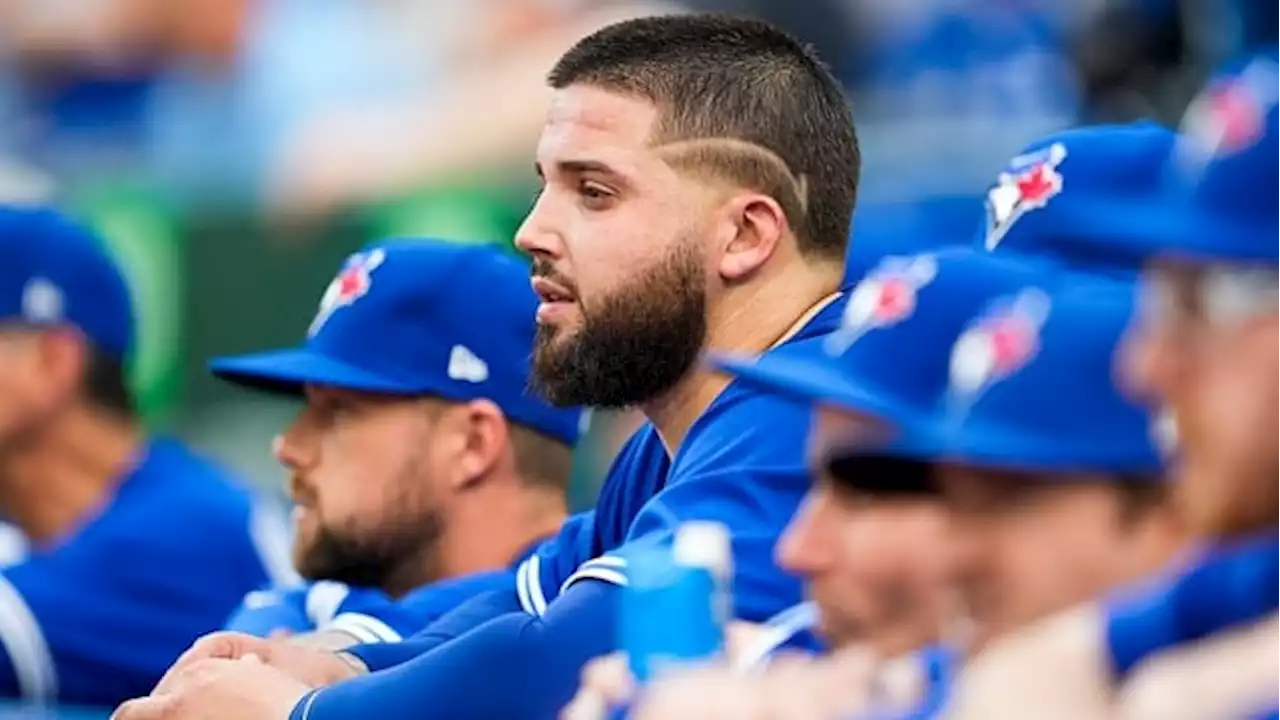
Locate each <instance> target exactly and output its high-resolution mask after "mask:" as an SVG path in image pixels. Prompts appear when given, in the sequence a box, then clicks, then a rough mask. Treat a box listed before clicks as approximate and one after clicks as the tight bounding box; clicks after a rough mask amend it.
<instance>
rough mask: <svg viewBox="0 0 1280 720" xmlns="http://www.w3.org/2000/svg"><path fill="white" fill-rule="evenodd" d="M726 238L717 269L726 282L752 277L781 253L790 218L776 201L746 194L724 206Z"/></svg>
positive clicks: (723, 233)
mask: <svg viewBox="0 0 1280 720" xmlns="http://www.w3.org/2000/svg"><path fill="white" fill-rule="evenodd" d="M720 223H721V227H722V228H723V232H722V234H721V237H722V238H723V240H722V243H721V246H720V248H718V250H719V253H720V261H719V263H718V264H717V268H716V270H717V271H718V272H719V273H720V277H721V278H722V279H723V280H724V281H725V282H726V283H734V282H737V281H739V280H742V279H744V278H746V277H749V276H750V275H751V274H752V273H754V272H756V271H757V270H759V269H760V267H761V266H763V265H764V264H765V263H766V262H768V260H769V258H770V257H772V256H773V254H774V253H775V252H777V251H778V247H779V245H780V244H781V243H782V240H783V237H784V236H785V235H786V234H787V228H788V224H787V216H786V213H784V212H783V210H782V206H781V205H779V204H778V201H777V200H774V199H773V198H771V197H769V196H768V195H763V194H760V193H743V194H740V195H737V196H734V197H733V198H731V199H730V200H729V201H728V202H727V203H725V205H724V209H723V215H722V216H721V220H720Z"/></svg>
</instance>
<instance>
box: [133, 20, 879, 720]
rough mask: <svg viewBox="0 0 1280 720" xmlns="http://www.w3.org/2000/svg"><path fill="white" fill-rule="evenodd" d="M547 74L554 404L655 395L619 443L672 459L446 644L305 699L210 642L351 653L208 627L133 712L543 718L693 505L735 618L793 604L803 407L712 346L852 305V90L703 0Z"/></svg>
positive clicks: (641, 400) (533, 224)
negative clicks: (652, 553) (725, 560)
mask: <svg viewBox="0 0 1280 720" xmlns="http://www.w3.org/2000/svg"><path fill="white" fill-rule="evenodd" d="M550 84H551V85H552V87H553V88H554V100H553V103H552V109H551V111H550V113H549V114H548V117H547V121H546V125H545V127H544V130H543V134H542V139H541V141H540V143H539V148H538V156H537V166H538V169H539V171H540V172H541V175H542V177H543V180H544V187H543V189H542V192H541V194H540V195H539V197H538V200H537V203H536V204H535V206H534V207H533V209H532V210H531V211H530V214H529V217H528V218H527V219H526V221H525V223H524V225H523V227H522V228H521V230H520V232H519V233H518V236H517V238H516V242H517V244H518V245H519V246H520V247H521V248H523V249H524V250H526V251H528V252H529V253H530V254H531V255H533V258H534V268H533V274H534V284H535V290H536V291H537V292H538V294H539V295H540V296H541V298H542V301H543V302H542V305H541V306H540V307H539V309H538V322H539V332H538V334H537V337H536V339H535V353H534V375H535V378H536V381H537V385H538V387H539V389H540V390H541V391H542V393H544V394H545V395H546V396H547V397H548V398H549V399H551V400H552V401H554V402H557V403H563V404H579V403H580V404H590V405H602V406H610V407H621V406H629V405H636V406H639V407H641V408H642V409H643V410H644V412H645V414H646V415H647V417H648V419H649V421H650V422H651V425H649V426H647V427H645V428H643V429H642V430H641V431H639V434H638V435H637V440H636V441H635V442H636V443H637V444H636V445H634V446H632V448H631V452H632V454H631V455H628V456H624V462H629V461H630V460H631V459H635V457H639V458H640V459H642V460H645V462H644V463H641V465H642V466H643V467H652V463H650V462H648V461H649V460H650V459H651V458H652V455H651V453H652V452H653V451H654V449H655V448H656V449H657V450H662V449H665V450H666V451H667V453H669V454H670V455H671V457H672V460H671V467H670V470H669V472H667V473H666V474H665V475H659V476H656V477H652V476H650V477H641V478H634V479H633V478H630V477H627V476H626V475H616V474H615V475H612V481H611V484H610V485H608V486H607V487H606V488H605V489H604V490H603V491H602V494H601V500H600V503H598V504H597V507H596V511H595V513H594V519H593V522H594V529H593V530H591V531H590V532H588V533H586V535H585V538H586V539H587V540H588V541H587V542H584V543H582V544H578V543H571V544H569V545H568V546H561V547H564V550H563V552H564V553H566V554H567V556H568V557H569V558H570V559H571V560H572V561H571V562H559V560H560V559H561V557H560V555H559V553H553V554H552V555H551V556H550V557H549V558H548V559H549V560H551V561H552V562H544V561H541V560H540V562H539V565H542V566H546V567H547V568H548V570H547V571H546V572H539V573H537V577H535V578H534V579H535V580H536V585H537V587H538V588H539V590H540V593H539V597H538V598H537V600H538V602H534V603H532V604H531V606H526V607H525V612H516V613H506V614H503V615H501V616H499V617H497V618H496V619H493V620H491V621H489V622H487V623H485V624H483V625H480V626H479V627H476V628H474V629H472V630H471V631H470V632H466V633H465V634H463V635H462V636H460V637H456V638H453V639H452V640H448V641H446V642H444V643H443V644H439V643H437V642H415V641H407V642H406V643H403V644H402V645H404V646H406V647H405V648H400V649H399V652H397V653H396V654H395V657H394V658H388V657H386V656H382V657H379V656H377V654H376V653H374V652H370V651H369V649H368V648H365V647H357V648H354V649H353V650H352V651H351V652H349V653H347V654H346V655H345V656H344V657H346V658H347V659H352V660H357V661H358V662H361V663H363V664H365V665H367V666H369V667H370V668H372V669H375V670H376V669H381V668H386V667H388V666H389V665H391V664H394V662H397V661H403V660H405V659H406V657H405V654H406V653H405V652H404V651H405V650H408V651H410V652H414V651H417V652H420V653H421V654H420V655H419V656H418V657H416V658H414V659H413V660H412V661H411V662H410V663H407V664H403V665H401V666H399V667H395V668H394V669H393V670H390V671H388V672H374V673H372V674H371V675H370V676H368V677H364V678H356V679H354V680H351V681H349V682H346V683H340V684H338V685H335V686H332V687H328V688H325V689H323V690H321V691H319V692H318V693H312V694H307V695H306V697H305V698H303V697H302V696H303V695H304V694H306V691H307V689H308V688H307V684H308V683H307V682H302V681H299V680H297V679H290V678H287V677H285V676H284V675H281V674H279V673H276V672H273V671H272V670H271V669H270V668H264V667H262V666H261V665H254V664H253V662H254V661H247V662H245V661H225V662H223V663H221V664H219V663H218V662H215V661H213V660H210V659H207V658H209V657H210V656H223V657H225V656H228V655H230V656H244V655H246V654H248V653H255V654H261V655H265V658H264V659H265V661H266V663H267V664H270V665H274V666H276V667H277V668H279V667H282V666H288V665H291V664H294V663H296V664H299V665H306V667H307V669H308V670H307V672H306V673H304V672H300V671H296V668H295V672H294V674H295V675H304V674H305V675H307V676H308V678H310V679H314V678H315V677H316V676H320V677H322V678H331V677H334V676H335V675H336V674H337V673H336V668H338V667H342V662H343V661H342V659H341V658H338V659H330V660H329V663H330V664H329V665H328V666H326V667H325V668H323V672H321V671H320V670H321V668H318V667H316V666H315V665H314V664H312V663H313V662H316V658H314V657H313V656H308V657H307V659H306V660H305V661H304V660H303V658H302V657H301V656H300V655H298V654H297V653H293V652H290V653H284V652H275V651H274V650H270V649H267V648H266V647H265V646H264V645H262V644H257V643H253V642H249V641H247V640H245V639H244V638H239V637H226V636H221V637H217V638H212V639H210V641H208V642H206V643H203V644H202V645H201V646H199V647H197V648H195V649H194V650H193V652H192V653H190V654H189V655H188V656H187V657H186V658H185V659H184V661H183V662H182V663H180V664H179V667H178V668H176V669H175V670H174V671H173V672H172V673H171V677H170V680H169V681H168V682H165V683H162V685H161V687H159V688H158V689H157V692H156V693H155V695H154V696H153V697H152V698H151V699H149V700H146V701H141V702H137V703H131V704H130V705H129V706H127V707H126V708H124V709H122V711H121V716H122V717H124V718H128V717H130V715H133V716H134V717H151V716H156V717H165V716H167V715H168V714H169V713H178V714H177V715H176V716H182V715H181V713H179V712H178V711H179V709H181V708H183V707H186V708H194V710H193V712H197V713H198V712H209V713H216V712H224V713H225V712H229V710H228V709H227V708H228V707H232V706H230V705H228V703H230V702H232V700H231V695H233V694H234V695H235V696H236V698H237V700H236V703H237V704H236V705H234V710H235V712H236V713H239V715H240V716H242V717H256V716H259V715H262V716H270V717H276V716H279V715H280V714H281V713H282V712H285V711H288V710H289V708H290V707H293V708H294V714H295V716H296V717H304V716H306V717H310V718H313V719H319V718H327V717H335V716H344V715H347V714H350V713H355V712H359V713H365V714H373V715H382V716H396V715H402V714H404V713H406V712H412V710H411V708H418V707H422V706H424V703H425V704H428V705H429V706H430V707H431V708H432V709H433V712H436V713H438V714H440V715H442V716H452V717H510V718H518V717H546V716H548V715H550V714H553V713H555V712H556V711H558V709H559V707H560V706H561V705H563V704H564V702H565V701H567V700H568V699H569V697H570V696H571V695H572V691H573V688H574V685H575V683H576V679H577V675H578V673H579V671H580V669H581V666H582V665H583V663H584V662H585V661H586V660H587V659H588V658H590V657H593V656H595V655H600V654H603V653H606V652H608V651H610V650H611V649H613V647H614V632H613V628H614V624H615V611H616V609H615V606H616V600H617V594H618V592H619V589H618V585H620V584H623V583H625V582H626V553H627V548H628V546H629V545H630V544H632V543H660V542H667V541H669V539H670V536H671V533H672V532H673V530H674V528H675V527H676V526H677V525H678V524H679V523H680V522H682V521H684V520H688V519H693V518H698V519H709V520H717V521H720V522H723V523H725V524H726V525H728V526H729V528H730V529H731V531H732V533H733V540H734V554H735V566H736V570H737V576H736V578H735V583H734V584H735V590H736V596H737V597H736V608H735V611H736V613H737V614H738V615H739V616H740V617H742V618H744V619H746V620H750V621H755V622H759V621H762V620H764V619H766V618H768V617H770V616H771V615H773V614H774V613H776V612H778V611H780V610H782V609H784V608H786V607H788V606H790V605H792V604H795V603H796V602H798V601H799V600H800V598H801V587H800V583H799V581H798V580H797V579H796V578H794V577H791V576H789V575H788V574H786V573H784V572H782V571H781V570H779V569H778V568H777V567H776V566H775V565H774V563H773V562H772V548H773V545H774V543H775V541H776V538H777V536H778V535H779V534H780V533H781V531H782V529H783V528H784V527H785V525H786V523H787V521H788V520H789V519H790V517H791V515H792V514H793V513H794V511H795V509H796V507H797V506H798V505H799V502H800V499H801V497H802V496H803V495H804V493H805V492H806V490H807V488H808V484H809V483H808V478H807V473H806V470H805V465H804V457H803V448H804V439H805V436H806V434H807V429H808V416H807V412H806V411H805V409H804V408H799V407H795V406H792V405H790V404H787V403H785V402H783V401H781V400H780V399H778V398H775V397H772V396H770V395H768V394H766V393H761V392H758V391H756V390H753V389H750V388H747V387H743V386H739V385H737V384H734V383H731V382H730V381H729V380H728V379H726V378H724V377H721V376H717V375H714V374H710V373H704V372H700V371H699V370H698V369H697V367H696V363H697V360H698V357H699V355H700V354H701V353H702V352H703V351H704V350H705V349H708V348H715V349H718V350H726V351H739V352H753V353H759V352H764V351H766V350H768V349H769V348H771V347H775V346H776V347H777V348H778V352H783V351H788V352H797V353H805V352H821V346H822V340H823V338H824V337H825V336H826V335H827V334H829V332H830V331H831V330H832V329H834V328H835V327H836V325H837V324H838V320H839V316H840V305H839V304H838V303H837V300H838V299H839V294H838V292H837V291H838V288H839V286H840V282H841V278H842V275H843V265H844V258H845V252H846V244H847V237H848V232H849V218H850V214H851V212H852V209H853V204H854V196H855V190H856V186H857V176H858V167H859V156H858V151H857V145H856V142H855V139H854V133H853V124H852V120H851V118H850V114H849V110H848V107H847V106H846V103H845V99H844V97H843V95H842V94H841V91H840V87H839V85H838V83H836V82H835V80H834V79H833V78H832V77H831V75H830V74H829V73H828V72H827V71H826V69H825V68H823V66H822V65H821V63H820V62H819V61H818V60H817V59H816V58H814V57H813V56H812V54H810V53H809V52H808V51H806V50H805V49H804V48H803V47H802V46H801V45H800V44H799V43H797V42H796V41H794V40H793V39H791V38H789V37H787V36H785V35H784V34H782V33H780V32H779V31H777V30H776V29H774V28H772V27H770V26H768V25H765V24H763V23H759V22H756V21H751V20H743V19H734V18H727V17H721V16H703V15H690V16H671V17H657V18H646V19H642V20H636V21H630V22H625V23H620V24H617V25H613V26H610V27H608V28H605V29H604V30H601V31H600V32H598V33H596V34H593V35H591V36H589V37H587V38H586V39H584V40H583V41H582V42H580V43H579V44H578V45H577V46H575V47H574V48H573V49H571V50H570V51H569V52H568V53H566V54H565V55H564V57H562V58H561V60H560V62H558V63H557V65H556V67H555V68H554V69H553V70H552V72H551V74H550ZM655 492H656V495H655ZM584 549H586V550H587V551H584ZM593 556H594V557H593ZM540 557H541V555H540ZM584 560H586V561H587V562H582V561H584ZM543 603H545V607H544V606H543ZM540 609H541V610H542V612H538V610H540ZM529 610H532V611H533V612H528V611H529ZM460 611H461V610H460ZM375 647H378V646H375ZM382 647H385V648H394V647H395V646H392V645H386V646H382ZM294 650H296V648H294ZM286 654H287V655H288V657H285V655H286ZM202 658H203V659H202ZM334 663H337V665H334ZM494 667H501V668H503V670H504V673H503V676H502V678H501V681H500V684H499V685H496V686H495V684H494V681H493V680H492V675H491V673H490V671H491V669H492V668H494ZM312 671H315V674H314V675H312V674H311V672H312ZM349 672H350V671H349V670H348V673H349ZM206 673H209V674H211V675H206ZM211 676H212V677H213V678H214V679H212V680H210V679H209V677H211ZM197 677H199V678H202V680H200V681H197V680H196V679H195V678H197ZM246 688H253V690H254V691H253V693H252V695H253V697H252V699H248V698H246V697H245V695H246V694H248V693H247V690H246ZM300 698H301V699H300ZM135 713H136V714H135ZM197 716H198V715H197Z"/></svg>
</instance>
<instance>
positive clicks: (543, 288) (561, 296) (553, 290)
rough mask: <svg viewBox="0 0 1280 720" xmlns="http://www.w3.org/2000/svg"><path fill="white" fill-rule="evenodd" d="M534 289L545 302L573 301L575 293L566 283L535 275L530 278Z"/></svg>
mask: <svg viewBox="0 0 1280 720" xmlns="http://www.w3.org/2000/svg"><path fill="white" fill-rule="evenodd" d="M530 284H531V285H532V286H533V291H534V292H535V293H537V295H538V299H539V300H541V301H542V302H544V303H558V302H572V301H573V293H572V292H570V291H569V289H568V288H566V287H565V286H564V285H561V284H560V283H557V282H555V281H552V280H548V279H547V278H545V277H536V276H535V277H533V278H532V279H531V280H530Z"/></svg>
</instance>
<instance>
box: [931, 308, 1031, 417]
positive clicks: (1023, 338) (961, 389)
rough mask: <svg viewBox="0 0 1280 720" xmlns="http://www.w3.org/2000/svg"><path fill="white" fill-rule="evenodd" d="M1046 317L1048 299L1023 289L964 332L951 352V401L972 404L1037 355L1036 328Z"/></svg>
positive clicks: (989, 311) (981, 317)
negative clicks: (956, 400) (955, 400)
mask: <svg viewBox="0 0 1280 720" xmlns="http://www.w3.org/2000/svg"><path fill="white" fill-rule="evenodd" d="M1048 317H1049V296H1048V295H1046V294H1045V293H1044V292H1043V291H1042V290H1039V289H1038V288H1027V289H1025V290H1023V291H1022V292H1020V293H1018V294H1017V295H1016V296H1014V297H1013V298H1005V299H1003V300H1000V301H997V302H996V303H995V304H993V305H992V307H991V309H990V310H988V311H987V312H986V313H985V314H983V315H982V316H980V317H979V318H978V319H977V320H975V321H974V322H973V323H972V324H971V325H970V326H969V328H968V329H966V330H965V331H964V332H963V333H962V334H961V335H960V338H959V339H958V340H956V344H955V346H954V347H953V348H952V350H951V393H952V397H953V399H958V400H961V401H962V402H964V404H965V405H969V404H972V402H973V401H974V400H976V399H977V398H978V397H979V396H980V395H981V394H982V393H984V392H985V391H986V390H987V389H988V388H990V387H991V386H993V385H995V384H996V383H998V382H1000V381H1001V380H1004V379H1005V378H1007V377H1009V376H1010V375H1013V374H1014V373H1016V372H1018V371H1019V370H1021V369H1022V368H1024V367H1026V366H1027V364H1028V363H1030V362H1031V360H1032V359H1033V358H1035V356H1036V354H1037V353H1038V352H1039V351H1040V328H1041V327H1042V326H1043V325H1044V321H1045V320H1046V319H1047V318H1048Z"/></svg>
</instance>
